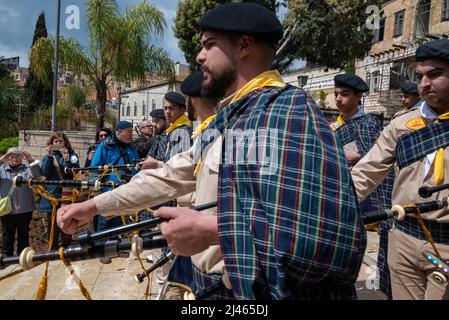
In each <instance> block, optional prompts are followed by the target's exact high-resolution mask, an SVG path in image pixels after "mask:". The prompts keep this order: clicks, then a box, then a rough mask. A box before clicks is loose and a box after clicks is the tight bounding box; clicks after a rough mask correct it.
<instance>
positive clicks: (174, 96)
mask: <svg viewBox="0 0 449 320" xmlns="http://www.w3.org/2000/svg"><path fill="white" fill-rule="evenodd" d="M165 100H167V101H171V102H173V103H176V104H177V105H179V106H181V107H185V106H186V98H184V96H183V95H182V94H180V93H178V92H173V91H172V92H168V93H167V94H165Z"/></svg>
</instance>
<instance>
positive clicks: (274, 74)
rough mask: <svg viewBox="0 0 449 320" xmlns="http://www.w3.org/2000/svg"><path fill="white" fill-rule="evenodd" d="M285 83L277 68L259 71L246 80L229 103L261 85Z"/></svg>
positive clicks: (281, 84) (280, 84) (269, 85)
mask: <svg viewBox="0 0 449 320" xmlns="http://www.w3.org/2000/svg"><path fill="white" fill-rule="evenodd" d="M285 86H286V84H285V83H284V82H283V81H282V79H281V74H280V73H279V71H277V70H270V71H266V72H264V73H261V74H260V75H258V76H257V77H255V78H254V79H253V80H251V81H250V82H248V83H247V84H246V85H245V86H244V87H243V88H241V89H240V90H239V91H237V93H236V94H235V96H234V98H233V99H232V100H231V103H233V102H235V101H237V100H239V99H240V98H242V97H244V96H246V95H247V94H248V93H250V92H251V91H254V90H256V89H259V88H263V87H281V88H282V87H285Z"/></svg>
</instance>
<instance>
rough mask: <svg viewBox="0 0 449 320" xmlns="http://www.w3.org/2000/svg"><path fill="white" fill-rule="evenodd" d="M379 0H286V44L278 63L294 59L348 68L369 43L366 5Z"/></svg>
mask: <svg viewBox="0 0 449 320" xmlns="http://www.w3.org/2000/svg"><path fill="white" fill-rule="evenodd" d="M381 3H382V0H338V1H337V0H287V7H288V14H287V17H286V19H285V21H284V26H285V29H286V30H290V31H291V33H290V34H289V41H288V45H286V46H285V47H284V50H282V52H281V53H280V55H279V57H278V61H277V67H279V68H280V69H286V68H287V67H288V66H289V65H290V64H291V63H292V62H293V61H294V60H295V59H298V58H299V59H303V60H307V62H308V63H311V64H319V65H322V66H327V67H329V68H335V69H349V70H351V69H352V68H351V66H352V64H353V62H354V60H355V59H362V58H363V57H364V56H365V55H366V53H367V52H368V51H369V50H370V48H371V46H372V39H373V35H374V32H373V30H369V29H368V28H366V25H365V24H366V21H367V19H368V16H369V14H367V13H366V8H367V7H368V6H370V5H377V6H379V8H380V5H381Z"/></svg>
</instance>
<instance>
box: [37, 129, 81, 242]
mask: <svg viewBox="0 0 449 320" xmlns="http://www.w3.org/2000/svg"><path fill="white" fill-rule="evenodd" d="M46 153H47V154H46V155H45V157H44V158H43V160H42V175H43V176H44V177H45V179H46V180H48V181H63V180H73V175H72V173H71V172H70V171H69V172H67V173H66V170H65V169H66V168H67V169H71V168H79V158H78V155H77V154H76V153H75V151H74V150H73V149H72V146H71V144H70V141H69V139H68V138H67V136H66V135H65V133H63V132H56V133H54V134H53V135H52V136H51V137H50V138H49V139H48V141H47V149H46ZM45 189H46V190H47V191H48V192H49V193H50V194H51V195H52V196H53V197H55V198H57V199H60V198H61V197H65V196H69V195H72V192H73V190H72V189H71V188H63V187H60V186H45ZM70 203H71V202H70V201H64V202H62V203H61V202H60V205H58V207H59V206H61V205H62V206H64V205H67V204H70ZM52 209H53V207H52V204H51V202H50V201H49V200H48V199H45V198H44V197H42V198H41V201H40V203H39V211H40V212H46V213H47V217H48V234H50V230H51V224H52ZM54 228H55V230H54V238H53V239H54V240H53V249H54V250H56V249H57V248H58V247H59V237H61V242H62V246H63V247H67V246H68V245H70V243H71V241H72V237H71V236H69V235H66V234H64V233H63V232H62V231H60V230H59V228H58V227H57V225H56V223H55V227H54Z"/></svg>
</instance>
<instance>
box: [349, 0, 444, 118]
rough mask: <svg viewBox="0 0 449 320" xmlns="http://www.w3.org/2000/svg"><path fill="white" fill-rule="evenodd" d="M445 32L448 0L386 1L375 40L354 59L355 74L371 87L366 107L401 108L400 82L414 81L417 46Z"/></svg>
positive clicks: (370, 109)
mask: <svg viewBox="0 0 449 320" xmlns="http://www.w3.org/2000/svg"><path fill="white" fill-rule="evenodd" d="M448 35H449V0H392V1H386V2H385V3H384V4H383V6H382V14H381V19H380V28H379V30H377V31H376V34H375V39H374V42H375V43H374V44H373V46H372V48H371V50H370V52H369V53H368V55H367V56H366V58H365V59H364V60H361V61H357V62H356V74H357V75H359V76H360V77H362V78H364V79H365V80H366V81H367V83H368V84H369V85H370V88H371V92H370V94H369V95H368V96H367V98H366V110H367V111H368V112H382V113H384V114H385V116H386V117H390V116H391V115H393V114H394V113H395V112H396V111H397V110H398V109H400V108H401V103H400V97H401V93H400V90H399V85H400V84H401V83H402V82H404V81H411V82H416V74H415V68H416V62H415V57H414V56H415V52H416V49H417V48H418V46H419V45H421V44H422V43H425V42H427V41H431V40H434V39H440V38H448Z"/></svg>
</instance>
